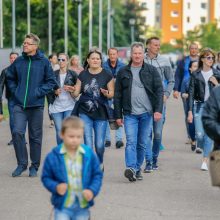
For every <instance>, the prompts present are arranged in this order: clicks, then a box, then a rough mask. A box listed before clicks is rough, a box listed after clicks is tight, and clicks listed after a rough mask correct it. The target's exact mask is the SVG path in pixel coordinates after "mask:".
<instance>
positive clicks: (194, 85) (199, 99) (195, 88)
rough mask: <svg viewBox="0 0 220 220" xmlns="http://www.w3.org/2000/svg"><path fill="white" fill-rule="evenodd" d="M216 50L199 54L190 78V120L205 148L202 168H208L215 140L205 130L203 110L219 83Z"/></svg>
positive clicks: (199, 144)
mask: <svg viewBox="0 0 220 220" xmlns="http://www.w3.org/2000/svg"><path fill="white" fill-rule="evenodd" d="M214 61H215V54H214V52H213V51H212V50H211V49H209V48H207V49H204V50H203V51H202V52H201V54H200V56H199V66H198V70H197V71H195V72H194V73H193V74H192V76H191V79H190V86H189V112H188V121H189V123H192V121H193V117H194V123H195V131H196V140H197V145H198V146H199V147H200V148H202V149H203V161H202V166H201V170H208V166H207V162H208V156H209V153H210V152H211V150H212V147H213V142H212V140H211V139H210V138H209V137H208V136H207V134H206V133H205V132H204V129H203V125H202V111H203V107H204V104H205V102H206V100H207V99H208V98H209V95H210V91H211V90H212V89H213V88H214V87H215V86H217V85H218V84H219V81H220V73H219V72H218V71H217V70H216V69H214V68H213V64H214Z"/></svg>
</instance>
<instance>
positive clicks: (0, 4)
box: [0, 0, 3, 48]
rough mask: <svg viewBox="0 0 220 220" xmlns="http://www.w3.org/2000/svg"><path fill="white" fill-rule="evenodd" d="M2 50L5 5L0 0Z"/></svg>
mask: <svg viewBox="0 0 220 220" xmlns="http://www.w3.org/2000/svg"><path fill="white" fill-rule="evenodd" d="M0 48H3V4H2V0H0Z"/></svg>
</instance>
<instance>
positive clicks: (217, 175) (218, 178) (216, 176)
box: [209, 150, 220, 187]
mask: <svg viewBox="0 0 220 220" xmlns="http://www.w3.org/2000/svg"><path fill="white" fill-rule="evenodd" d="M209 170H210V175H211V181H212V185H213V186H218V187H220V150H215V151H213V152H211V154H210V162H209Z"/></svg>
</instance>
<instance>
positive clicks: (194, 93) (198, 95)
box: [189, 68, 220, 111]
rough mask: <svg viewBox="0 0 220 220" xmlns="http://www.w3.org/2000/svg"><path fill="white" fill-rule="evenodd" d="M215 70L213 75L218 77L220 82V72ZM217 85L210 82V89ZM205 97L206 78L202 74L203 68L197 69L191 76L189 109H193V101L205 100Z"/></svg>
mask: <svg viewBox="0 0 220 220" xmlns="http://www.w3.org/2000/svg"><path fill="white" fill-rule="evenodd" d="M212 70H213V76H214V77H216V79H217V80H218V82H220V72H219V71H218V70H216V69H214V68H213V69H212ZM214 87H215V86H214V85H213V83H211V82H209V89H210V91H211V90H212V89H213V88H214ZM204 98H205V79H204V78H203V76H202V73H201V70H197V71H196V72H194V73H192V75H191V77H190V83H189V110H190V111H192V108H193V103H194V101H196V102H204Z"/></svg>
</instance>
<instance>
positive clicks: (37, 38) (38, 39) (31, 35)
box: [25, 33, 40, 46]
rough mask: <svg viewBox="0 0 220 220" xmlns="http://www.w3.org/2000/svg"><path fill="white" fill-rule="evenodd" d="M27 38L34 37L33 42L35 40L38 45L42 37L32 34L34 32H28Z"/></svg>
mask: <svg viewBox="0 0 220 220" xmlns="http://www.w3.org/2000/svg"><path fill="white" fill-rule="evenodd" d="M25 38H30V39H32V40H33V42H34V43H35V44H36V45H37V46H39V44H40V38H39V37H38V36H37V35H36V34H32V33H30V34H26V36H25Z"/></svg>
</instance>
